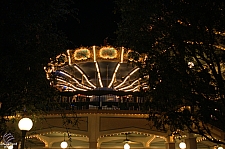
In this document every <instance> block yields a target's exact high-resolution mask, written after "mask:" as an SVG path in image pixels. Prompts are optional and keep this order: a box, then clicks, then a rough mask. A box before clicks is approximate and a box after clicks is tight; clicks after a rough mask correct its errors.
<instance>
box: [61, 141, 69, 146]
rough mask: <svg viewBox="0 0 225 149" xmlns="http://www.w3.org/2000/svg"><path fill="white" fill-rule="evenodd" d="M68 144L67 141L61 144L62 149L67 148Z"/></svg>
mask: <svg viewBox="0 0 225 149" xmlns="http://www.w3.org/2000/svg"><path fill="white" fill-rule="evenodd" d="M67 146H68V143H67V142H66V141H63V142H61V144H60V147H61V148H67Z"/></svg>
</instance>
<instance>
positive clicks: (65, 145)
mask: <svg viewBox="0 0 225 149" xmlns="http://www.w3.org/2000/svg"><path fill="white" fill-rule="evenodd" d="M67 146H68V143H67V142H66V141H65V134H64V141H63V142H61V144H60V147H61V148H62V149H65V148H67Z"/></svg>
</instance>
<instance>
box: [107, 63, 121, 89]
mask: <svg viewBox="0 0 225 149" xmlns="http://www.w3.org/2000/svg"><path fill="white" fill-rule="evenodd" d="M119 67H120V63H118V64H117V66H116V69H115V71H114V73H113V77H112V80H111V82H110V83H109V85H108V88H110V87H111V86H112V84H113V82H114V80H115V77H116V73H117V71H118V69H119Z"/></svg>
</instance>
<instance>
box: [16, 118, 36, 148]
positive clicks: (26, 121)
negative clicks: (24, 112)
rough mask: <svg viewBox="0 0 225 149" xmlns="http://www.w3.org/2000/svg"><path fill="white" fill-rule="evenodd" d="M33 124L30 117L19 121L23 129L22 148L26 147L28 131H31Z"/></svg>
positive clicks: (20, 127) (19, 125)
mask: <svg viewBox="0 0 225 149" xmlns="http://www.w3.org/2000/svg"><path fill="white" fill-rule="evenodd" d="M32 126H33V122H32V120H31V119H30V118H22V119H21V120H20V121H19V123H18V127H19V129H20V130H21V131H22V141H21V149H24V142H25V136H26V132H27V131H29V130H30V129H31V128H32Z"/></svg>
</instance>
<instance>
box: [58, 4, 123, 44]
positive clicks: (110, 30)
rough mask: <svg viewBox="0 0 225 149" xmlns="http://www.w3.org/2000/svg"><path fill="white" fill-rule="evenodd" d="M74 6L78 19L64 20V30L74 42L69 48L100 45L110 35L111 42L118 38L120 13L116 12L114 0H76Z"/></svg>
mask: <svg viewBox="0 0 225 149" xmlns="http://www.w3.org/2000/svg"><path fill="white" fill-rule="evenodd" d="M74 8H76V9H77V10H78V11H77V12H78V14H77V19H78V20H76V19H74V18H69V19H68V20H67V21H66V22H63V25H62V30H63V31H64V32H65V33H66V35H67V36H68V38H69V40H71V41H72V42H73V44H71V45H70V46H73V47H69V48H75V47H80V46H92V45H96V46H100V45H103V43H104V42H103V41H104V39H105V38H106V37H108V42H109V44H113V43H114V41H115V38H116V35H115V31H116V29H117V23H118V21H119V15H118V14H115V13H114V10H115V4H114V2H113V0H76V1H75V4H74Z"/></svg>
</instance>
